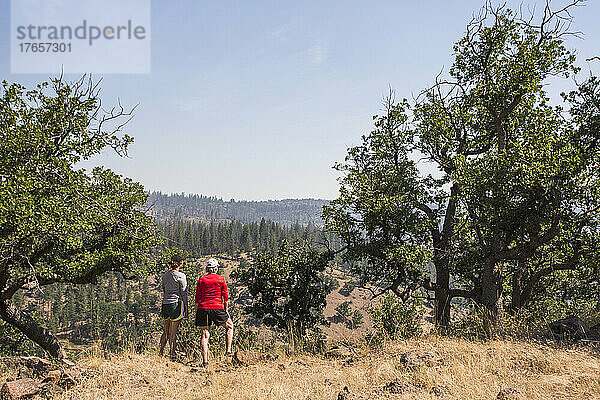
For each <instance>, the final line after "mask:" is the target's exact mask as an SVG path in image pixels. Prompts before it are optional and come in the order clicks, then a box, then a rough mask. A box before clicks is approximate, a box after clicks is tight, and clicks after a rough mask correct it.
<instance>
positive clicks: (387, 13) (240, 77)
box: [0, 0, 600, 200]
mask: <svg viewBox="0 0 600 400" xmlns="http://www.w3.org/2000/svg"><path fill="white" fill-rule="evenodd" d="M49 1H52V0H49ZM76 3H77V2H76V1H74V4H76ZM482 3H483V1H482V0H480V1H474V0H464V1H432V0H423V1H419V2H413V1H411V2H408V1H397V0H396V1H391V0H390V1H368V2H367V1H348V0H344V1H341V0H339V1H316V0H311V1H301V2H300V1H296V2H291V1H290V2H283V1H274V0H273V1H259V0H255V1H248V0H246V1H216V0H213V1H206V0H188V1H153V2H152V26H151V37H152V66H151V70H152V72H151V74H147V75H127V74H114V75H105V76H103V77H102V78H103V83H102V99H103V102H104V104H115V103H116V100H117V98H120V99H121V102H122V103H123V104H125V105H135V104H137V103H139V107H138V110H137V112H136V116H135V118H134V120H133V121H132V122H130V124H129V125H128V126H127V129H126V131H127V133H129V134H130V135H132V136H134V138H135V143H134V145H133V146H132V148H131V152H130V157H129V158H126V159H119V158H118V157H117V156H115V155H113V154H106V155H103V156H101V157H98V158H96V159H95V160H94V162H95V163H101V164H105V165H106V166H108V167H110V168H112V169H114V170H116V171H117V172H119V173H122V174H124V175H127V176H130V177H132V178H134V179H135V180H138V181H140V182H142V183H143V184H144V185H145V187H146V188H147V189H148V190H161V191H163V192H188V193H202V194H206V195H215V196H218V197H223V198H225V199H229V198H231V197H233V198H235V199H249V200H259V199H260V200H263V199H282V198H300V197H315V198H327V199H331V198H334V197H335V196H336V193H337V183H336V181H335V178H336V174H335V172H334V171H333V170H332V168H331V167H332V165H333V164H334V163H335V162H338V161H342V160H343V158H344V155H345V151H346V148H347V147H348V146H351V145H354V144H357V143H358V142H359V140H360V135H361V134H364V133H366V132H368V131H369V130H370V129H371V124H372V116H373V115H374V114H376V113H378V112H379V110H380V108H381V100H382V97H383V95H384V94H385V93H386V92H387V90H388V86H392V87H393V88H394V89H395V91H396V93H397V96H399V97H410V96H411V95H412V94H413V93H415V94H416V93H418V92H419V91H420V90H421V89H422V88H424V87H426V86H427V85H429V84H430V83H431V82H432V80H433V78H434V77H435V75H436V74H437V73H439V72H440V70H441V69H442V68H443V67H445V70H447V68H448V66H449V65H450V63H451V55H452V44H453V43H454V42H455V41H456V40H458V39H459V38H460V37H461V36H462V34H463V32H464V29H465V24H466V23H467V21H468V20H469V18H470V16H471V15H472V13H473V12H474V11H477V10H478V9H479V8H480V6H481V5H482ZM514 3H515V4H519V3H520V2H514ZM555 3H556V4H557V5H559V4H564V3H561V2H555ZM99 4H101V2H100V1H99ZM524 4H532V5H535V4H537V7H538V8H540V7H541V5H542V4H543V2H542V1H530V2H526V1H525V2H524ZM573 14H574V16H575V25H574V29H576V30H581V31H583V32H584V33H585V38H584V40H578V39H572V40H570V41H569V44H570V46H571V47H574V48H577V49H578V52H579V62H580V65H582V66H583V67H584V68H589V64H588V63H586V62H585V60H584V59H585V58H587V57H590V56H592V55H598V54H599V53H600V48H599V46H598V44H599V43H600V28H599V26H598V16H600V2H598V1H597V0H594V1H589V2H588V4H587V5H586V6H584V7H580V8H578V9H576V10H574V12H573ZM9 16H10V13H9V0H0V54H1V55H2V56H1V57H0V79H7V80H9V81H17V82H21V83H24V84H26V85H33V84H35V83H36V82H39V81H40V80H43V79H45V78H47V77H48V75H19V74H11V73H10V60H9V28H10V19H9ZM592 66H594V67H595V69H596V71H597V70H598V68H599V67H600V63H596V65H593V64H592ZM70 78H75V76H71V77H70ZM558 87H561V86H558ZM564 87H566V86H564ZM555 91H558V90H555Z"/></svg>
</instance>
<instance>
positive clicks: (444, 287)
mask: <svg viewBox="0 0 600 400" xmlns="http://www.w3.org/2000/svg"><path fill="white" fill-rule="evenodd" d="M435 275H436V284H435V302H434V311H435V326H436V327H437V328H438V329H441V330H444V329H445V328H447V327H448V326H449V325H450V301H451V298H450V271H449V270H448V259H447V258H443V259H441V260H437V262H435Z"/></svg>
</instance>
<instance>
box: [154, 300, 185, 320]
mask: <svg viewBox="0 0 600 400" xmlns="http://www.w3.org/2000/svg"><path fill="white" fill-rule="evenodd" d="M183 311H184V310H183V301H178V302H176V303H169V304H163V305H162V306H161V307H160V316H161V317H163V319H170V320H171V321H179V320H180V319H181V318H183Z"/></svg>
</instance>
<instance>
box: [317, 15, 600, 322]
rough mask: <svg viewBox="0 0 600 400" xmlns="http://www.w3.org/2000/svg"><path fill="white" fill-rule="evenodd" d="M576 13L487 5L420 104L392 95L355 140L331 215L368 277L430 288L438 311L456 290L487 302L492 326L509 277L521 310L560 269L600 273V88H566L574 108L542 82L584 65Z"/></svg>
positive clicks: (350, 256) (397, 287) (398, 289)
mask: <svg viewBox="0 0 600 400" xmlns="http://www.w3.org/2000/svg"><path fill="white" fill-rule="evenodd" d="M567 13H568V7H567V8H566V9H564V10H562V11H559V12H557V13H547V14H544V16H543V17H542V18H543V21H542V23H540V24H529V23H527V22H524V21H522V20H520V19H519V18H518V17H516V14H515V13H514V12H513V11H511V10H509V9H506V8H505V7H504V6H499V7H495V6H492V5H491V4H486V5H485V6H484V8H483V10H482V12H481V14H480V15H477V16H476V17H475V18H474V19H473V20H472V21H471V22H470V23H469V25H468V27H467V33H466V35H465V36H464V37H463V38H462V39H461V40H459V41H458V42H457V43H456V45H455V46H454V61H453V63H452V66H451V68H450V73H449V77H447V78H439V79H437V80H436V84H435V85H434V86H432V87H430V88H429V89H427V90H425V91H424V92H423V93H422V95H421V96H420V97H419V98H418V99H417V101H416V102H415V104H414V105H409V104H408V102H407V101H400V102H396V101H395V99H394V97H393V94H390V96H389V97H388V98H387V99H386V101H385V104H384V107H385V112H384V114H383V115H380V116H375V117H374V129H373V130H372V131H371V132H370V133H368V134H366V135H364V136H363V137H362V141H361V143H360V144H359V145H358V146H355V147H352V148H350V149H348V152H347V156H346V159H345V162H344V163H340V164H338V165H336V169H337V170H338V171H340V172H341V173H342V174H343V177H342V178H341V179H340V191H339V196H338V198H337V199H335V200H333V201H332V202H331V204H330V205H328V206H325V207H324V213H323V216H324V220H325V221H326V225H327V227H328V228H329V229H330V230H331V231H333V232H335V233H337V234H339V235H340V237H341V238H342V240H343V242H344V244H345V245H347V248H348V251H347V252H346V254H345V257H346V259H347V260H348V261H352V262H353V264H352V272H353V273H354V274H355V275H356V276H358V277H359V278H360V280H361V281H362V282H363V283H366V282H370V283H377V284H382V285H385V286H386V287H388V288H389V289H391V290H393V291H394V292H395V293H396V294H398V295H400V297H402V298H406V297H407V296H408V295H410V294H411V293H412V291H413V290H414V287H415V285H416V286H419V285H421V286H424V287H427V288H428V289H429V290H433V291H434V292H435V295H436V302H438V303H437V305H438V306H439V307H437V310H441V309H443V304H450V303H449V302H448V301H447V300H448V298H449V293H450V292H452V291H453V292H454V295H455V296H457V295H458V296H465V297H467V298H470V299H473V300H475V301H476V302H478V303H480V304H484V305H485V306H486V307H488V311H490V312H489V313H486V318H489V319H490V321H489V322H490V323H491V324H492V325H494V319H496V318H501V314H502V309H501V308H502V307H501V305H502V304H503V302H502V299H501V298H500V297H501V296H502V295H503V293H504V291H503V290H502V288H503V286H505V287H507V289H508V291H509V292H511V291H512V292H513V293H514V298H515V299H516V300H515V307H522V306H524V305H526V303H527V302H528V301H531V300H535V297H533V298H532V297H531V293H532V290H530V289H531V288H533V289H534V290H533V291H535V290H536V289H537V288H539V286H540V285H541V281H542V278H543V277H544V276H548V275H554V274H555V272H556V271H560V270H568V269H570V270H588V271H590V270H593V273H587V275H588V276H589V278H590V279H591V281H590V282H598V280H600V273H599V272H598V268H597V267H596V266H595V265H597V263H595V262H594V261H593V260H594V258H596V259H597V256H598V254H599V246H598V243H600V242H599V240H598V237H600V235H599V232H600V229H599V227H600V209H599V208H598V207H597V205H598V204H600V196H599V194H600V190H599V188H600V174H599V172H598V171H599V170H598V165H599V164H600V151H598V150H599V146H600V136H599V132H600V130H599V129H598V126H599V121H600V107H598V104H600V102H599V101H598V99H600V94H599V93H600V90H599V87H600V84H599V83H598V80H597V78H595V77H591V78H590V79H589V80H587V81H586V82H584V83H583V84H581V85H579V86H578V87H577V88H576V89H575V90H574V91H573V92H571V93H570V94H569V95H566V96H565V100H566V102H567V104H568V106H569V109H568V110H565V109H563V108H562V107H551V106H550V105H549V99H548V96H547V95H546V92H545V88H544V83H545V82H546V80H547V79H548V78H549V77H552V76H560V77H569V76H571V75H572V74H573V73H574V72H577V71H578V68H577V67H576V66H575V64H574V62H575V56H574V52H572V51H570V50H568V49H567V48H566V47H565V45H564V43H563V37H564V30H565V28H566V26H565V24H563V23H562V22H561V21H562V18H565V17H566V18H567V19H568V15H566V14H567ZM550 26H552V28H550ZM417 160H419V161H417ZM421 161H423V162H424V163H425V164H429V165H430V166H431V167H436V168H437V169H438V171H439V173H438V174H436V175H435V176H432V175H430V174H428V173H427V172H425V171H424V169H423V168H418V165H417V162H421ZM428 170H429V168H428ZM429 262H431V263H433V264H434V267H435V268H432V269H430V268H428V265H427V264H428V263H429ZM432 275H433V276H432ZM507 276H515V277H516V279H514V280H513V281H511V282H506V281H503V279H506V277H507ZM451 277H452V278H453V279H450V278H451ZM450 282H453V284H452V285H451V283H450ZM513 286H514V287H513ZM438 296H441V297H440V298H438ZM444 296H445V297H444ZM445 312H446V313H447V314H446V315H447V316H449V310H446V311H445ZM447 316H446V317H445V321H444V323H448V318H447ZM443 317H444V316H443V315H437V314H436V318H437V321H438V322H440V321H441V320H442V318H443Z"/></svg>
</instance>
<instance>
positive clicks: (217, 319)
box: [196, 308, 229, 326]
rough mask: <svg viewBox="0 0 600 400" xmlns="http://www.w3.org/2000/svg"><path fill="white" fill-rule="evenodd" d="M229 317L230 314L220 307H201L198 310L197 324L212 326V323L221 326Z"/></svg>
mask: <svg viewBox="0 0 600 400" xmlns="http://www.w3.org/2000/svg"><path fill="white" fill-rule="evenodd" d="M228 319H229V314H228V313H227V311H225V310H223V309H220V308H217V309H215V310H208V309H205V308H199V309H197V310H196V326H210V325H211V324H215V325H217V326H221V325H224V324H225V322H227V320H228Z"/></svg>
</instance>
